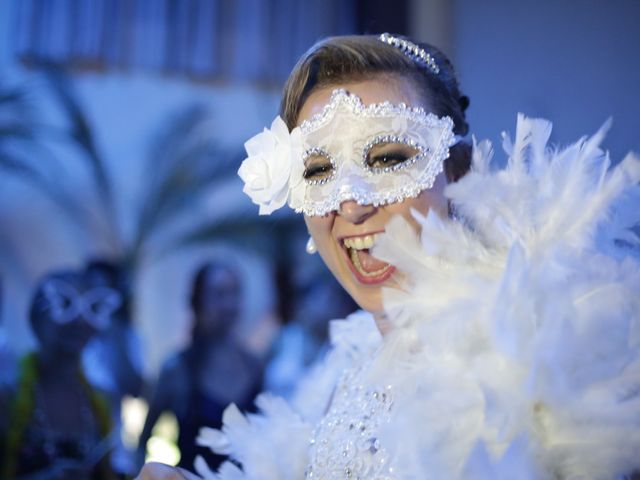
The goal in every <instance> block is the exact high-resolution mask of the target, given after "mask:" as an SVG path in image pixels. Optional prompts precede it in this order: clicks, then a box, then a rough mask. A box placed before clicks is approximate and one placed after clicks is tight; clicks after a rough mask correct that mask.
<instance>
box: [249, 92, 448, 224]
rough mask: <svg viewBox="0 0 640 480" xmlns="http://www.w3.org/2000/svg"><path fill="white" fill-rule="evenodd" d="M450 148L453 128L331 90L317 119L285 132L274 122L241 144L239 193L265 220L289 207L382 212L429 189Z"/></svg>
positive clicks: (416, 111)
mask: <svg viewBox="0 0 640 480" xmlns="http://www.w3.org/2000/svg"><path fill="white" fill-rule="evenodd" d="M454 143H455V137H454V135H453V121H452V120H451V118H449V117H442V118H439V117H437V116H436V115H434V114H433V113H426V112H425V111H424V109H423V108H418V107H414V108H412V107H408V106H407V105H405V104H402V103H401V104H399V105H393V104H391V103H390V102H384V103H377V104H372V105H364V104H363V103H362V101H361V100H360V98H359V97H357V96H356V95H353V94H349V93H348V92H347V91H346V90H342V89H340V90H335V91H334V92H333V93H332V95H331V100H330V102H329V103H328V104H327V105H326V106H325V107H324V108H323V110H322V112H320V113H319V114H317V115H315V116H313V117H312V118H311V119H309V120H307V121H305V122H303V123H302V125H300V127H296V128H294V129H293V130H292V131H291V132H289V130H288V129H287V126H286V125H285V123H284V121H283V120H282V119H281V118H280V117H276V119H275V120H274V121H273V123H272V124H271V128H270V129H265V130H264V131H263V132H261V133H259V134H258V135H256V136H254V137H253V138H251V139H250V140H249V141H247V142H246V143H245V148H246V150H247V155H248V157H247V158H246V159H245V160H244V161H243V162H242V165H241V166H240V169H239V170H238V175H239V176H240V178H242V180H243V182H244V188H243V191H244V192H245V193H246V194H247V195H248V196H249V197H250V198H251V200H252V201H253V202H254V203H256V204H257V205H259V206H260V214H261V215H268V214H270V213H272V212H273V211H275V210H277V209H279V208H281V207H282V206H284V205H285V203H287V204H289V206H290V207H291V208H293V209H294V210H295V211H296V212H303V213H305V214H306V215H311V216H317V215H325V214H327V213H329V212H331V211H333V210H338V208H339V206H340V203H342V202H344V201H346V200H355V201H356V202H358V203H359V204H361V205H368V204H371V205H375V206H378V205H385V204H389V203H394V202H400V201H402V200H404V199H406V198H414V197H416V196H418V194H419V193H420V192H421V191H422V190H426V189H429V188H431V187H432V186H433V183H434V181H435V178H436V177H437V176H438V174H440V173H441V172H442V170H443V162H444V160H445V159H446V158H447V157H448V156H449V147H450V146H451V145H453V144H454Z"/></svg>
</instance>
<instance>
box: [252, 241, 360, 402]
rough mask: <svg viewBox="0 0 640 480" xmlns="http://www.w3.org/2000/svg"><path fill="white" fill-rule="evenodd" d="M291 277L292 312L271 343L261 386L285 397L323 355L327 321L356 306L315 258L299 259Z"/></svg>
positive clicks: (325, 343) (339, 317)
mask: <svg viewBox="0 0 640 480" xmlns="http://www.w3.org/2000/svg"><path fill="white" fill-rule="evenodd" d="M302 251H303V252H304V250H302ZM293 255H295V254H293ZM316 260H317V258H316ZM291 277H292V281H291V284H292V286H293V287H292V288H293V295H292V299H291V303H292V306H291V310H292V312H291V315H290V319H289V321H288V322H287V323H286V324H285V325H284V326H283V327H282V329H281V330H280V332H279V335H278V338H277V340H276V341H275V343H274V345H273V348H272V351H271V355H270V358H269V361H268V363H267V366H266V369H265V385H264V387H265V390H266V391H268V392H271V393H274V394H276V395H279V396H282V397H284V398H287V399H289V398H291V396H292V394H293V393H294V390H295V388H296V385H297V384H298V381H299V380H300V379H301V378H302V377H303V376H304V375H305V374H306V372H307V370H308V369H309V368H312V366H313V365H315V364H316V363H318V362H319V361H321V359H322V358H323V357H324V354H325V353H326V351H327V349H328V347H329V342H328V340H329V338H328V329H327V324H328V323H329V321H330V320H334V319H341V318H345V317H346V316H347V315H349V314H350V313H352V312H354V311H355V310H357V308H358V306H357V305H356V304H355V302H354V301H353V300H352V299H351V297H350V296H349V295H348V294H347V293H346V292H345V291H344V289H343V288H342V287H341V286H340V284H339V283H338V282H337V281H336V280H335V279H334V278H333V277H332V276H330V275H329V274H328V272H326V269H324V267H323V265H322V263H321V262H319V261H312V259H311V258H308V259H300V261H299V262H295V265H293V273H292V274H291Z"/></svg>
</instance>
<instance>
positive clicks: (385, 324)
mask: <svg viewBox="0 0 640 480" xmlns="http://www.w3.org/2000/svg"><path fill="white" fill-rule="evenodd" d="M373 319H374V320H375V321H376V326H377V327H378V330H379V331H380V333H381V334H382V336H383V337H384V336H385V335H386V334H387V333H389V332H390V331H391V330H392V329H393V325H392V324H391V321H390V320H389V316H388V315H387V314H386V313H384V312H373Z"/></svg>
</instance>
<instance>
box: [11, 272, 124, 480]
mask: <svg viewBox="0 0 640 480" xmlns="http://www.w3.org/2000/svg"><path fill="white" fill-rule="evenodd" d="M120 303H121V298H120V295H119V294H118V292H116V291H114V290H113V289H111V288H107V287H104V286H96V285H93V284H92V283H91V282H90V281H89V277H88V276H87V275H86V274H85V273H84V272H79V271H62V272H55V273H51V274H48V275H46V276H45V277H44V278H43V279H42V280H41V282H40V283H39V284H38V286H37V288H36V291H35V295H34V297H33V300H32V303H31V309H30V314H29V320H30V323H31V328H32V330H33V334H34V335H35V337H36V339H37V342H38V347H37V349H36V350H35V352H33V353H31V354H28V355H27V356H25V357H24V358H23V359H22V361H21V364H20V371H19V376H18V379H17V382H16V384H15V385H14V388H13V389H10V390H5V391H4V392H3V394H2V397H1V399H0V404H1V405H0V410H1V411H2V412H3V416H2V418H1V419H0V421H1V424H0V432H1V435H0V438H1V439H2V444H1V450H0V454H1V455H2V457H1V458H2V463H1V464H0V470H1V475H0V478H2V479H6V480H10V479H14V478H24V479H27V478H29V479H50V480H53V479H70V478H73V479H74V480H80V479H99V480H102V479H105V480H106V479H112V478H118V477H117V476H116V475H115V473H114V472H113V469H112V467H111V464H110V459H109V455H108V454H109V451H110V450H111V447H112V444H113V443H112V433H111V423H112V422H111V408H110V406H109V404H108V400H107V397H105V396H103V395H102V394H101V392H99V391H97V390H96V389H94V388H93V387H91V386H90V384H89V382H88V381H87V379H86V377H85V375H84V374H83V373H82V369H81V362H80V358H81V354H82V350H83V349H84V347H85V346H86V345H87V343H88V342H89V341H90V340H91V338H92V337H93V336H94V335H96V334H97V333H98V332H101V331H104V330H105V329H107V328H108V327H109V323H110V321H111V315H112V313H113V312H114V311H115V310H116V309H117V308H118V306H119V305H120Z"/></svg>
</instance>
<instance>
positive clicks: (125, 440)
mask: <svg viewBox="0 0 640 480" xmlns="http://www.w3.org/2000/svg"><path fill="white" fill-rule="evenodd" d="M148 410H149V405H148V404H147V402H146V401H145V400H143V399H141V398H135V397H131V396H128V395H125V396H124V397H123V399H122V403H121V413H120V419H121V421H122V432H121V438H122V444H123V445H124V446H125V447H126V448H129V449H131V450H135V449H136V448H137V446H138V438H139V437H140V433H141V432H142V428H143V427H144V421H145V419H146V418H147V411H148Z"/></svg>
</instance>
